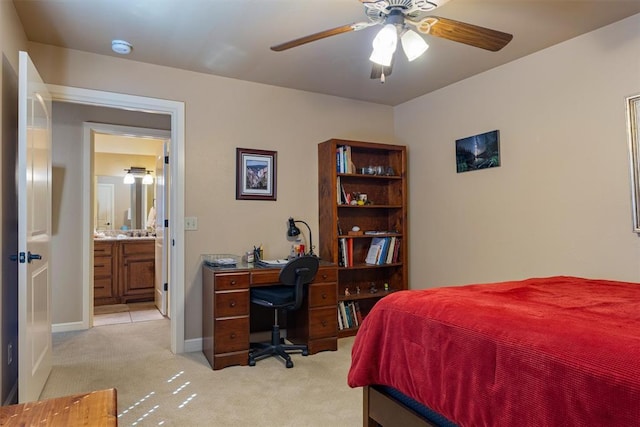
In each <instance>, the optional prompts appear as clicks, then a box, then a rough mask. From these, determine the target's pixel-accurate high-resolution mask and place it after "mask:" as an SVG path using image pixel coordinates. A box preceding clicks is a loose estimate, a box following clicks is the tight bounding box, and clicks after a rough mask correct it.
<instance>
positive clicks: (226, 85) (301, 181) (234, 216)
mask: <svg viewBox="0 0 640 427" xmlns="http://www.w3.org/2000/svg"><path fill="white" fill-rule="evenodd" d="M30 54H31V56H32V58H33V60H34V63H35V64H36V66H37V67H38V69H39V71H40V73H41V75H42V77H43V79H44V80H45V81H46V82H47V83H52V84H59V85H66V86H75V87H83V88H90V89H98V90H105V91H112V92H120V93H128V94H134V95H141V96H150V97H154V98H164V99H171V100H178V101H183V102H185V110H186V142H185V151H186V155H185V156H186V189H185V215H186V216H195V217H198V230H197V231H188V232H186V236H185V239H186V241H185V247H186V251H185V279H184V280H185V288H186V290H185V298H186V309H185V324H186V325H185V338H186V339H193V338H199V337H200V336H201V316H200V313H201V284H200V270H199V266H200V254H202V253H236V254H239V253H242V252H243V251H246V250H248V249H250V248H251V247H252V246H253V245H256V244H260V243H262V244H263V245H264V247H265V256H267V257H282V256H285V255H287V254H288V252H289V247H290V242H288V241H287V239H286V225H287V218H288V217H289V216H294V217H299V218H300V219H304V220H305V221H307V222H308V223H309V224H310V225H311V226H312V229H313V233H314V234H315V237H316V239H317V236H318V235H317V224H318V202H317V198H318V196H317V154H316V153H317V144H318V143H319V142H322V141H324V140H327V139H330V138H333V137H337V138H346V139H362V140H369V141H379V142H394V140H393V110H392V108H391V107H387V106H380V105H376V104H370V103H364V102H357V101H352V100H347V99H342V98H337V97H331V96H326V95H318V94H313V93H308V92H301V91H295V90H290V89H283V88H278V87H273V86H266V85H261V84H255V83H249V82H244V81H239V80H233V79H228V78H222V77H217V76H210V75H205V74H198V73H193V72H187V71H183V70H178V69H172V68H167V67H161V66H155V65H149V64H143V63H138V62H133V61H128V60H123V59H120V58H112V57H107V56H99V55H93V54H88V53H84V52H79V51H71V50H65V49H59V48H55V47H51V46H47V45H41V44H30ZM125 76H126V78H124V77H125ZM54 126H55V117H54ZM236 147H242V148H257V149H264V150H274V151H277V152H278V159H277V160H278V167H277V169H278V175H277V199H278V200H277V201H275V202H267V201H238V200H235V173H236V171H235V162H236V159H235V154H236V153H235V150H236ZM54 156H55V153H54ZM70 286H74V285H70ZM54 314H55V313H54ZM66 321H70V320H66Z"/></svg>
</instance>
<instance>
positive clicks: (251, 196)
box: [236, 148, 278, 200]
mask: <svg viewBox="0 0 640 427" xmlns="http://www.w3.org/2000/svg"><path fill="white" fill-rule="evenodd" d="M277 156H278V153H277V152H276V151H267V150H253V149H249V148H236V200H276V176H277V174H276V172H277Z"/></svg>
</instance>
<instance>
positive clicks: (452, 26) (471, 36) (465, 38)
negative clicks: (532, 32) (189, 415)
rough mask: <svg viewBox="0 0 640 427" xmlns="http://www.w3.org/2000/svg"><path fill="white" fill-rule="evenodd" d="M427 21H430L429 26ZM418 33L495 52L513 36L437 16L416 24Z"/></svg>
mask: <svg viewBox="0 0 640 427" xmlns="http://www.w3.org/2000/svg"><path fill="white" fill-rule="evenodd" d="M429 21H431V23H430V25H429V23H428V22H429ZM423 22H427V27H430V28H424V27H423V28H421V24H422V23H423ZM418 29H419V31H420V32H424V33H426V34H431V35H432V36H436V37H441V38H443V39H448V40H452V41H454V42H458V43H464V44H467V45H469V46H474V47H479V48H481V49H486V50H490V51H492V52H497V51H499V50H500V49H502V48H503V47H505V46H506V45H507V43H509V42H510V41H511V39H512V38H513V35H511V34H507V33H503V32H502V31H497V30H491V29H489V28H484V27H479V26H477V25H472V24H467V23H465V22H460V21H454V20H453V19H448V18H441V17H439V16H429V17H427V18H425V19H423V20H422V21H420V24H418Z"/></svg>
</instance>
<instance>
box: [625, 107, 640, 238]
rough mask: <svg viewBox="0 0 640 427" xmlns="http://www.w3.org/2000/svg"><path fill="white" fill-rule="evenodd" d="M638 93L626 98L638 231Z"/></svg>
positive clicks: (638, 230)
mask: <svg viewBox="0 0 640 427" xmlns="http://www.w3.org/2000/svg"><path fill="white" fill-rule="evenodd" d="M639 126H640V95H635V96H631V97H629V98H627V135H628V137H629V160H630V166H631V204H632V207H633V231H635V232H636V233H640V127H639Z"/></svg>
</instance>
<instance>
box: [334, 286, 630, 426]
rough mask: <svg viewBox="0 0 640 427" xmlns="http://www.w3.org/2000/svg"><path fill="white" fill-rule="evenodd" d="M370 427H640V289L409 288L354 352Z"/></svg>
mask: <svg viewBox="0 0 640 427" xmlns="http://www.w3.org/2000/svg"><path fill="white" fill-rule="evenodd" d="M347 381H348V384H349V386H351V387H363V391H364V405H363V410H364V421H363V424H364V425H365V426H375V425H383V426H385V427H386V426H394V425H398V426H403V427H408V426H431V425H434V426H453V425H457V426H463V427H471V426H519V427H520V426H536V427H539V426H631V425H638V422H639V421H638V420H640V284H636V283H626V282H618V281H609V280H593V279H585V278H578V277H567V276H557V277H547V278H537V279H527V280H522V281H512V282H502V283H492V284H478V285H466V286H454V287H443V288H435V289H428V290H409V291H400V292H396V293H393V294H391V295H389V296H387V297H385V298H384V299H382V300H380V301H379V302H378V303H377V304H376V305H375V307H374V308H373V309H372V310H371V312H370V313H369V314H368V315H367V317H366V318H365V320H364V322H363V323H362V325H361V327H360V329H359V331H358V334H357V335H356V338H355V341H354V345H353V349H352V365H351V368H350V370H349V374H348V379H347Z"/></svg>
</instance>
